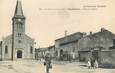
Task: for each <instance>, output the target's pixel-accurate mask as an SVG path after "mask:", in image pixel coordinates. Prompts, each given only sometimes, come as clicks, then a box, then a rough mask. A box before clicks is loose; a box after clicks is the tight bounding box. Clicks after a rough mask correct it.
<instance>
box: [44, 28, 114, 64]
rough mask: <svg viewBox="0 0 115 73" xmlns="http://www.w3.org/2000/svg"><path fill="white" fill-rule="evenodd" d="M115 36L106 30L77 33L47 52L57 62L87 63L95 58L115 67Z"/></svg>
mask: <svg viewBox="0 0 115 73" xmlns="http://www.w3.org/2000/svg"><path fill="white" fill-rule="evenodd" d="M114 39H115V34H113V33H112V32H111V31H108V30H107V29H105V28H101V30H100V31H99V32H96V33H92V32H90V34H88V35H87V34H86V33H84V32H83V33H82V32H76V33H73V34H70V35H66V36H65V37H62V38H59V39H56V40H55V44H54V45H53V46H49V47H47V49H46V50H47V51H49V53H50V54H51V56H52V58H54V59H56V60H65V61H68V60H79V61H84V62H86V61H87V60H88V59H89V58H90V57H91V56H94V57H95V58H96V59H98V61H99V62H100V63H101V64H111V63H112V65H113V63H114V61H115V50H114V49H115V48H114V45H115V40H114Z"/></svg>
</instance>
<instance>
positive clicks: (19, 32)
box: [12, 0, 25, 60]
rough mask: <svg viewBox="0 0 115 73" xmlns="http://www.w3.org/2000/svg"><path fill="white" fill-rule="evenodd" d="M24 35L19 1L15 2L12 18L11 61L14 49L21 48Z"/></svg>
mask: <svg viewBox="0 0 115 73" xmlns="http://www.w3.org/2000/svg"><path fill="white" fill-rule="evenodd" d="M24 34H25V16H24V15H23V10H22V5H21V1H20V0H17V4H16V8H15V13H14V16H13V18H12V60H13V59H14V58H16V56H15V54H16V48H22V47H23V46H22V44H23V42H24Z"/></svg>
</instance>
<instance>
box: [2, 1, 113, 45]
mask: <svg viewBox="0 0 115 73" xmlns="http://www.w3.org/2000/svg"><path fill="white" fill-rule="evenodd" d="M16 1H17V0H0V39H1V40H2V38H3V37H6V36H8V35H10V34H11V33H12V17H13V15H14V11H15V7H16ZM21 2H22V7H23V12H24V15H25V17H26V34H27V35H29V36H30V37H32V38H34V39H35V42H36V45H37V46H40V47H47V46H51V45H53V44H54V40H56V39H58V38H61V37H63V36H64V31H65V30H67V35H69V34H72V33H75V32H86V33H87V34H89V32H93V33H95V32H98V31H100V29H101V28H105V29H107V30H109V31H111V32H113V33H115V29H114V27H115V0H21ZM69 8H73V10H71V9H69Z"/></svg>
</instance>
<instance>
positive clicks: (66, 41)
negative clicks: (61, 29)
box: [55, 32, 85, 60]
mask: <svg viewBox="0 0 115 73" xmlns="http://www.w3.org/2000/svg"><path fill="white" fill-rule="evenodd" d="M84 35H85V34H84V33H81V32H77V33H74V34H71V35H66V36H65V37H62V38H59V39H56V40H55V49H56V50H55V55H56V57H57V58H58V59H60V60H70V59H78V41H79V39H81V38H83V36H84Z"/></svg>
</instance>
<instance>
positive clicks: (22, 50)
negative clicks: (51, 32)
mask: <svg viewBox="0 0 115 73" xmlns="http://www.w3.org/2000/svg"><path fill="white" fill-rule="evenodd" d="M25 21H26V18H25V16H24V14H23V10H22V5H21V1H19V0H17V4H16V9H15V13H14V16H13V18H12V34H11V35H9V36H7V37H5V38H4V39H3V41H2V59H3V60H11V58H13V59H15V60H16V59H19V58H21V59H34V53H35V49H34V39H32V38H30V37H29V36H28V35H26V34H25ZM12 36H13V37H12ZM12 44H13V45H12ZM12 48H13V50H12Z"/></svg>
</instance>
